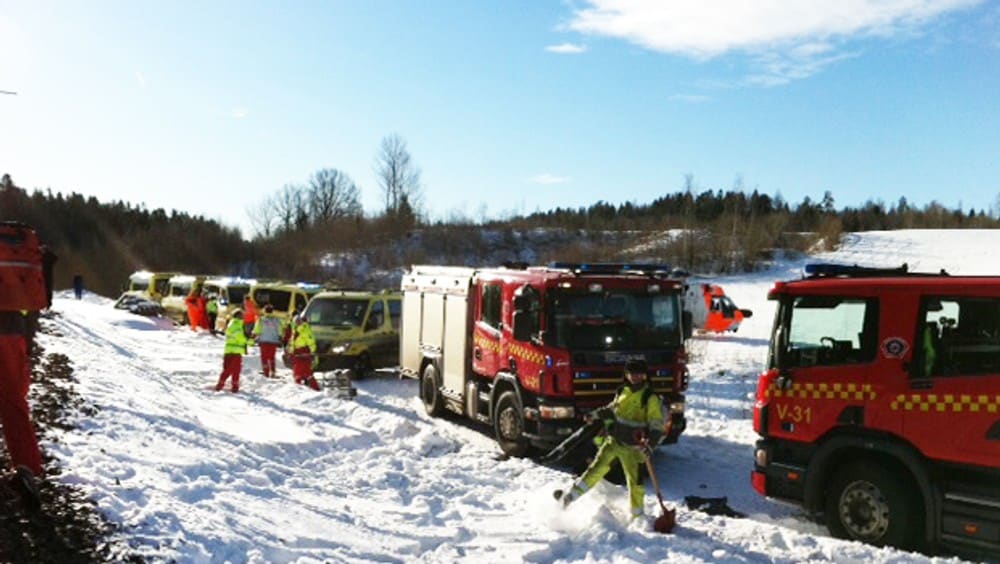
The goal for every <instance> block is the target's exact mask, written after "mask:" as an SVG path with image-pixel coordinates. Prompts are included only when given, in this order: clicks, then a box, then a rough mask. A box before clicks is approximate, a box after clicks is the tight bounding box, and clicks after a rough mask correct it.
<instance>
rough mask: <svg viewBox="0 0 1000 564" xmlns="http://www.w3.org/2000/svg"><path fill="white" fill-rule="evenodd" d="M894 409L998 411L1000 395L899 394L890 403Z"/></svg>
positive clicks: (964, 411) (947, 411)
mask: <svg viewBox="0 0 1000 564" xmlns="http://www.w3.org/2000/svg"><path fill="white" fill-rule="evenodd" d="M889 407H890V408H891V409H892V410H894V411H922V412H932V411H933V412H934V413H980V412H983V411H985V412H987V413H998V412H1000V395H996V396H989V395H986V394H976V395H973V394H899V395H897V396H896V398H895V399H894V400H893V401H892V402H890V403H889Z"/></svg>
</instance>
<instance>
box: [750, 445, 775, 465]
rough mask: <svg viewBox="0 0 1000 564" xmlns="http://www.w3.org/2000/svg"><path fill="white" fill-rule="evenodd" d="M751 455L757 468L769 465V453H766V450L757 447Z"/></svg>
mask: <svg viewBox="0 0 1000 564" xmlns="http://www.w3.org/2000/svg"><path fill="white" fill-rule="evenodd" d="M753 454H754V460H755V462H757V466H759V467H761V468H767V465H768V464H770V463H771V453H770V452H768V449H766V448H760V447H758V448H757V450H756V451H754V453H753Z"/></svg>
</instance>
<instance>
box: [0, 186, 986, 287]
mask: <svg viewBox="0 0 1000 564" xmlns="http://www.w3.org/2000/svg"><path fill="white" fill-rule="evenodd" d="M313 209H319V206H310V205H309V202H304V203H303V206H302V213H301V214H300V215H298V216H296V218H295V221H288V222H285V224H284V227H279V228H277V229H274V230H273V231H269V233H268V234H267V235H266V236H264V235H261V234H258V235H257V236H256V237H255V238H254V239H253V241H250V242H247V241H244V240H243V238H242V234H241V233H240V232H239V230H237V229H234V228H229V227H226V226H223V225H221V224H219V223H218V222H216V221H213V220H208V219H205V218H203V217H200V216H191V215H189V214H186V213H184V212H179V211H175V210H174V211H170V212H169V213H168V212H167V211H165V210H163V209H155V210H148V209H146V208H145V207H144V206H141V205H139V206H136V205H132V204H128V203H125V202H114V203H110V204H109V203H101V202H98V201H97V200H96V199H95V198H93V197H89V198H85V197H84V196H82V195H79V194H70V195H69V196H63V195H62V194H61V193H56V194H53V193H52V192H51V191H48V192H45V193H43V192H41V191H35V192H33V193H31V194H29V193H28V192H27V191H25V190H24V189H22V188H19V187H18V186H16V185H15V184H14V183H13V181H12V179H11V178H10V176H8V175H4V176H3V177H2V178H0V219H5V220H20V221H24V222H26V223H29V224H31V225H33V226H35V227H36V228H37V229H38V230H39V232H40V234H41V235H42V237H43V239H44V240H45V241H46V242H47V243H48V244H49V245H50V246H51V247H53V249H54V250H55V252H56V253H57V254H58V255H59V262H58V263H57V265H56V285H57V287H60V288H65V287H69V286H70V284H71V280H72V277H73V275H74V274H77V273H79V274H82V275H83V276H84V280H85V284H86V285H87V287H88V289H90V290H92V291H94V292H97V293H99V294H102V295H105V296H111V297H113V296H116V295H117V294H118V293H119V291H120V289H121V284H122V282H123V281H124V280H125V278H126V277H127V276H128V274H129V273H130V272H132V271H135V270H139V269H150V270H176V271H181V272H188V273H205V274H224V275H244V276H256V277H267V278H285V279H295V280H312V281H317V282H326V281H329V282H335V283H337V284H340V285H346V286H370V287H382V288H384V287H393V286H395V285H396V284H398V280H399V277H400V276H401V275H402V272H403V271H405V269H406V268H408V267H409V266H410V265H412V264H418V263H435V264H452V265H487V264H489V265H496V264H502V263H503V262H507V261H515V262H527V263H533V264H544V263H548V262H550V261H578V262H587V261H591V262H592V261H642V262H659V263H666V264H671V265H674V266H680V267H684V268H687V269H689V270H693V271H699V272H716V273H727V272H744V271H751V270H755V269H757V268H759V267H760V266H761V265H762V264H767V263H768V261H770V259H771V257H773V256H774V254H775V252H776V251H779V250H780V251H782V252H785V251H796V252H801V251H805V250H807V249H814V248H817V246H818V248H820V249H827V250H829V249H833V248H835V247H836V246H837V244H838V243H839V242H840V238H841V235H842V234H843V233H845V232H858V231H870V230H896V229H917V228H926V229H942V228H954V229H967V228H980V229H995V228H997V227H998V226H1000V222H998V221H997V219H995V218H993V217H992V216H990V215H988V214H987V213H986V212H985V210H979V211H976V210H969V211H968V212H963V211H960V210H948V209H946V208H944V207H942V206H940V205H939V204H936V203H932V204H930V205H927V206H925V207H923V208H921V209H917V208H915V207H913V206H910V205H909V204H908V203H907V202H906V200H905V199H900V200H899V201H898V202H896V203H895V204H893V205H890V206H886V205H885V204H884V203H882V202H868V203H866V204H865V205H864V206H862V207H860V208H844V209H842V210H839V211H838V210H837V209H836V208H835V207H834V200H833V196H832V195H831V194H830V193H829V192H827V193H825V194H824V197H823V198H822V199H821V200H820V201H819V202H814V201H812V200H811V199H809V198H805V199H804V200H803V201H802V202H801V203H799V204H796V205H794V206H793V205H789V204H788V203H786V202H784V201H783V200H782V199H781V198H780V197H771V196H767V195H764V194H760V193H759V192H757V191H753V192H752V193H750V194H746V193H743V192H735V191H729V192H723V191H721V190H719V191H704V192H701V193H698V194H695V193H694V192H693V191H692V190H686V191H682V192H677V193H674V194H666V195H664V196H662V197H660V198H657V199H656V200H654V201H653V202H651V203H649V204H635V203H627V204H623V205H619V206H614V205H611V204H608V203H605V202H597V203H595V204H594V205H592V206H589V207H586V208H583V207H581V208H577V209H569V208H557V209H555V210H551V211H547V212H539V213H533V214H530V215H526V216H518V217H512V218H508V219H505V220H502V221H500V220H496V221H489V222H486V223H476V222H472V221H466V220H462V219H456V220H454V221H450V222H440V221H439V222H427V221H423V220H421V218H420V217H419V216H417V215H415V214H413V213H412V211H409V210H408V213H407V214H401V215H397V216H391V217H390V216H388V215H380V216H376V217H365V216H362V215H359V214H354V215H349V216H344V217H333V218H331V217H328V216H320V215H317V216H311V215H310V213H311V212H310V210H313Z"/></svg>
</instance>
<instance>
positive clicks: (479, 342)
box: [400, 264, 688, 456]
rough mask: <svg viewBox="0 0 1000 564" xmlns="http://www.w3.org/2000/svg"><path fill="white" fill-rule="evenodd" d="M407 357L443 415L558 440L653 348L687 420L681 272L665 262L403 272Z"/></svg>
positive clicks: (541, 440) (661, 383)
mask: <svg viewBox="0 0 1000 564" xmlns="http://www.w3.org/2000/svg"><path fill="white" fill-rule="evenodd" d="M402 290H403V317H402V319H403V321H402V327H401V332H400V368H401V374H402V375H403V376H408V377H413V378H418V379H419V380H420V385H419V390H420V392H419V393H420V398H421V400H422V401H423V405H424V408H425V410H426V411H427V413H428V414H430V415H431V416H441V415H444V414H445V413H446V412H451V413H454V414H458V415H460V416H463V417H465V418H468V419H472V420H474V421H478V422H481V423H485V424H487V425H489V426H491V427H492V428H493V430H494V434H495V436H496V439H497V442H498V443H499V445H500V448H501V450H502V451H503V452H504V453H505V454H507V455H510V456H525V455H528V454H529V451H530V450H531V449H532V448H533V447H534V448H536V449H549V448H551V447H553V446H555V445H557V444H558V443H559V442H561V441H562V440H563V439H564V438H566V437H567V436H569V435H570V434H572V433H573V431H575V430H576V429H577V428H579V427H580V426H581V425H582V424H583V416H584V415H585V414H586V413H588V412H589V411H591V410H593V409H595V408H597V407H600V406H602V405H605V404H607V403H608V402H610V401H611V399H612V398H613V397H614V395H615V392H616V390H617V389H618V387H619V386H620V385H621V383H622V369H623V365H624V364H625V361H626V360H628V359H631V358H641V359H644V360H645V361H646V362H647V364H648V365H649V368H650V379H651V381H652V384H653V387H654V390H655V391H656V392H658V393H659V394H661V396H662V397H663V403H664V406H667V408H668V409H669V418H668V421H669V423H668V425H669V433H668V434H667V435H666V436H665V437H664V442H668V443H672V442H676V441H677V438H678V437H679V436H680V434H681V433H682V432H683V430H684V426H685V419H684V395H683V392H684V390H685V389H686V387H687V378H688V375H687V368H686V366H685V361H686V357H685V351H684V339H683V335H684V332H683V327H682V318H683V316H682V310H681V302H680V295H681V282H680V281H678V280H676V279H674V278H671V277H670V275H669V273H668V270H667V269H666V268H665V267H662V266H653V265H623V264H614V265H610V264H593V265H585V264H553V265H550V266H547V267H528V266H526V265H507V266H505V267H497V268H467V267H448V266H414V267H413V268H412V270H411V271H410V272H409V273H407V274H406V275H404V276H403V280H402Z"/></svg>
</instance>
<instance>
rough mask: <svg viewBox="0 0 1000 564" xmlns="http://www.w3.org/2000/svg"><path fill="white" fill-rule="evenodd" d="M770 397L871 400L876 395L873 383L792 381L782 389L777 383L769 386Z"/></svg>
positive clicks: (768, 393)
mask: <svg viewBox="0 0 1000 564" xmlns="http://www.w3.org/2000/svg"><path fill="white" fill-rule="evenodd" d="M767 395H768V397H770V398H775V399H777V398H790V399H814V400H841V401H865V400H867V401H871V400H874V399H875V397H876V394H875V392H873V391H872V387H871V384H854V383H849V384H848V383H843V382H805V383H801V384H800V383H795V382H793V383H792V387H791V388H789V389H787V390H782V389H781V388H779V387H778V384H777V383H772V384H771V385H770V386H768V388H767Z"/></svg>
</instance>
